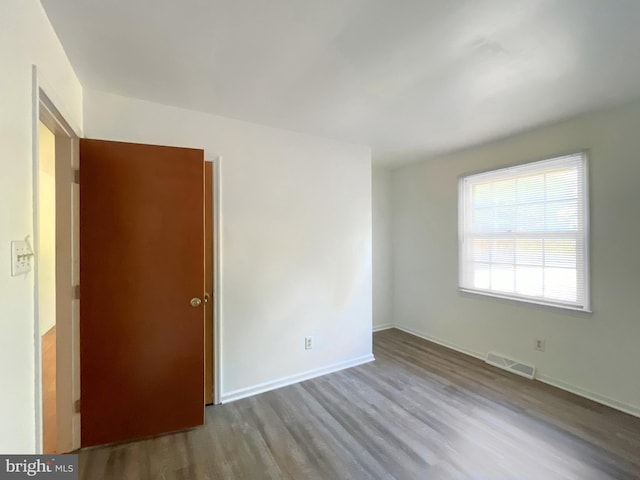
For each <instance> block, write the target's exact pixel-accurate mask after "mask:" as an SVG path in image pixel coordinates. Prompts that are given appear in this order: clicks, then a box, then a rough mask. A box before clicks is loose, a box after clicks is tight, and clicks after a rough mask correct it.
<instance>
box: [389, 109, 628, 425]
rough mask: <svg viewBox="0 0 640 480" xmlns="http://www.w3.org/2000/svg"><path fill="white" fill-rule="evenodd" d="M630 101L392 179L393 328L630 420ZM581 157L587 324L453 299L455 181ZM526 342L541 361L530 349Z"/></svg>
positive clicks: (498, 303) (553, 312) (549, 311)
mask: <svg viewBox="0 0 640 480" xmlns="http://www.w3.org/2000/svg"><path fill="white" fill-rule="evenodd" d="M638 132H640V103H634V104H631V105H627V106H625V107H622V108H618V109H613V110H609V111H604V112H600V113H597V114H592V115H588V116H583V117H580V118H578V119H574V120H571V121H567V122H564V123H561V124H558V125H553V126H550V127H547V128H542V129H539V130H536V131H534V132H530V133H526V134H522V135H518V136H514V137H511V138H509V139H507V140H504V141H500V142H497V143H494V144H491V145H488V146H484V147H481V148H476V149H472V150H468V151H465V152H462V153H459V154H455V155H450V156H447V157H444V158H438V159H434V160H429V161H424V162H421V163H417V164H413V165H408V166H406V167H403V168H401V169H398V170H396V171H395V172H394V175H393V180H392V183H393V190H392V192H393V193H392V195H393V220H394V221H393V226H394V239H393V250H394V262H395V263H394V268H395V275H394V281H395V310H394V316H395V320H396V323H397V324H398V325H399V326H400V327H402V328H405V329H409V330H411V331H413V332H417V333H419V334H422V335H424V336H427V337H431V338H433V339H436V340H438V341H441V342H443V343H445V344H449V345H453V346H457V347H458V348H460V349H462V350H465V351H467V352H470V353H472V354H475V355H480V356H484V355H485V354H486V353H487V351H489V350H495V351H497V352H501V353H504V354H507V355H510V356H512V357H514V358H516V359H520V360H521V361H526V362H531V363H534V364H535V365H536V366H537V367H538V371H539V376H540V377H541V379H542V380H544V381H547V382H551V383H555V384H556V385H561V386H563V387H565V388H569V389H573V390H575V391H577V392H580V393H582V394H583V395H588V396H591V397H592V398H597V399H599V400H601V401H605V402H608V403H610V404H613V405H616V406H618V407H619V408H623V409H626V410H627V411H630V412H634V413H635V414H640V381H639V380H638V365H640V348H639V341H640V314H639V313H638V304H637V302H636V300H637V298H638V293H639V292H640V255H638V254H637V248H638V239H639V238H640V221H638V206H639V205H640V160H639V158H638V155H639V152H640V135H638ZM585 148H588V149H590V184H591V242H592V243H591V259H592V260H591V261H592V263H591V267H592V268H591V275H592V283H591V285H592V300H593V304H592V305H593V311H594V313H593V314H584V313H572V312H569V311H564V310H560V309H553V308H546V307H535V306H531V305H526V304H522V303H516V302H511V301H502V300H496V299H490V298H487V297H481V296H474V295H470V294H466V295H465V294H461V293H459V292H458V291H457V180H458V178H457V177H458V175H461V174H463V173H466V172H474V171H478V170H483V169H488V168H494V167H501V166H505V165H510V164H516V163H519V162H524V161H528V160H535V159H542V158H545V157H549V156H552V155H555V154H558V153H563V152H565V153H566V152H572V151H577V150H581V149H585ZM535 338H543V339H546V351H545V352H537V351H534V348H533V342H534V339H535Z"/></svg>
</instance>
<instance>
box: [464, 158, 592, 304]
mask: <svg viewBox="0 0 640 480" xmlns="http://www.w3.org/2000/svg"><path fill="white" fill-rule="evenodd" d="M572 156H580V157H581V161H582V179H581V182H582V192H581V193H582V195H581V196H579V197H578V198H579V200H580V201H579V204H578V215H580V214H581V215H582V222H583V226H584V228H583V231H582V241H583V245H584V252H583V256H582V257H583V258H582V260H583V261H582V262H580V261H579V260H580V258H579V256H578V255H577V256H576V257H577V258H576V268H577V270H578V271H580V267H582V268H583V269H584V301H583V302H582V303H583V305H575V304H572V303H565V302H562V301H560V300H558V301H556V300H552V299H544V298H541V297H533V296H527V295H523V294H518V293H515V292H514V293H507V292H498V291H493V290H487V289H480V288H470V287H464V286H462V285H463V278H464V271H463V269H464V260H465V258H467V257H466V255H465V252H464V249H465V245H464V239H465V233H466V232H467V230H466V226H467V221H468V217H469V215H468V213H467V212H468V211H470V205H471V198H470V197H471V196H470V195H467V194H466V184H465V181H466V179H467V178H469V177H473V176H476V175H482V174H491V173H497V172H499V171H501V170H504V171H508V170H510V169H515V168H518V169H519V168H523V167H524V168H526V167H528V166H530V167H531V168H532V169H533V168H534V166H535V164H536V163H542V162H547V161H553V160H561V159H563V158H566V157H572ZM580 210H582V211H580ZM590 217H591V207H590V192H589V151H588V150H578V151H572V152H569V153H563V154H558V155H553V156H550V157H545V158H542V159H537V160H531V161H526V162H521V163H515V164H511V165H506V166H498V167H495V168H489V169H484V170H479V171H474V172H466V173H463V174H461V175H459V176H458V291H460V292H463V293H469V294H474V295H480V296H486V297H493V298H499V299H505V300H511V301H515V302H520V303H525V304H527V303H528V304H535V305H542V306H547V307H553V308H560V309H565V310H573V311H577V312H586V313H591V312H592V309H591V248H590V236H591V235H590V231H591V229H590ZM545 233H546V232H545ZM501 235H502V234H500V233H490V234H489V235H488V236H495V238H500V237H501ZM532 235H535V234H532ZM506 236H507V235H505V237H506ZM514 236H515V235H513V234H512V235H511V237H510V238H513V237H514ZM527 236H528V234H526V233H525V234H523V238H527ZM530 236H531V235H529V237H530ZM578 237H579V232H578Z"/></svg>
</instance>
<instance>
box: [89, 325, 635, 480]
mask: <svg viewBox="0 0 640 480" xmlns="http://www.w3.org/2000/svg"><path fill="white" fill-rule="evenodd" d="M374 354H375V356H376V361H375V362H372V363H369V364H366V365H362V366H359V367H355V368H351V369H349V370H344V371H341V372H336V373H334V374H331V375H326V376H324V377H320V378H317V379H313V380H308V381H306V382H302V383H300V384H296V385H292V386H289V387H285V388H281V389H279V390H275V391H272V392H267V393H263V394H261V395H257V396H255V397H251V398H247V399H243V400H238V401H236V402H233V403H230V404H226V405H220V406H215V407H207V413H206V424H205V425H204V426H203V427H200V428H196V429H192V430H188V431H185V432H178V433H174V434H170V435H166V436H161V437H156V438H151V439H147V440H142V441H138V442H132V443H127V444H123V445H116V446H108V447H99V448H92V449H88V450H85V451H81V452H80V478H81V479H84V480H101V479H105V480H111V479H114V480H115V479H118V480H120V479H128V478H132V479H133V478H136V479H162V480H173V479H176V480H178V479H180V480H182V479H190V480H191V479H197V480H200V479H202V480H209V479H216V480H218V479H293V480H297V479H304V480H307V479H399V480H400V479H435V480H440V479H443V480H445V479H446V480H463V479H478V478H482V479H484V480H493V479H496V480H498V479H500V480H502V479H511V480H540V479H545V480H546V479H549V480H555V479H558V480H561V479H562V480H573V479H575V480H607V479H611V480H637V479H640V419H638V418H635V417H632V416H630V415H627V414H624V413H621V412H618V411H615V410H613V409H611V408H608V407H605V406H603V405H599V404H596V403H594V402H591V401H589V400H586V399H584V398H581V397H578V396H576V395H573V394H571V393H568V392H564V391H561V390H558V389H556V388H553V387H550V386H548V385H545V384H542V383H540V382H535V381H529V380H526V379H523V378H520V377H517V376H515V375H512V374H510V373H508V372H504V371H502V370H500V369H497V368H494V367H491V366H489V365H486V364H485V363H484V362H482V361H480V360H478V359H475V358H472V357H468V356H466V355H463V354H461V353H459V352H455V351H452V350H449V349H446V348H444V347H442V346H439V345H435V344H433V343H430V342H428V341H426V340H423V339H420V338H418V337H415V336H412V335H409V334H407V333H404V332H401V331H399V330H395V329H391V330H385V331H382V332H378V333H376V334H375V335H374Z"/></svg>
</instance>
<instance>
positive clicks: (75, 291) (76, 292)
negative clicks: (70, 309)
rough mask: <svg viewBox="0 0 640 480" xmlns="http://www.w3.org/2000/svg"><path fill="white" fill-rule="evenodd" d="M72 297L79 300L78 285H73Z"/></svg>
mask: <svg viewBox="0 0 640 480" xmlns="http://www.w3.org/2000/svg"><path fill="white" fill-rule="evenodd" d="M73 299H74V300H80V285H76V286H75V287H73Z"/></svg>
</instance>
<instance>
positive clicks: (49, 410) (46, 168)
mask: <svg viewBox="0 0 640 480" xmlns="http://www.w3.org/2000/svg"><path fill="white" fill-rule="evenodd" d="M55 142H56V137H55V135H54V134H53V132H52V131H51V130H49V129H48V128H47V126H46V125H45V124H44V123H42V121H39V122H38V167H39V168H38V195H37V196H38V205H37V208H38V212H39V214H38V232H39V234H38V243H37V245H36V252H37V253H38V256H37V261H38V306H39V309H38V312H39V324H40V329H39V334H40V342H41V349H42V451H43V453H47V454H49V453H56V452H57V451H58V447H57V445H58V433H57V422H56V405H57V404H56V171H55V166H56V165H55Z"/></svg>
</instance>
